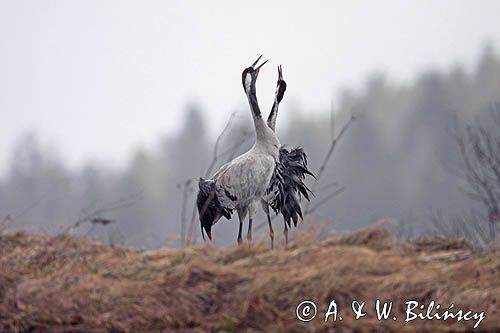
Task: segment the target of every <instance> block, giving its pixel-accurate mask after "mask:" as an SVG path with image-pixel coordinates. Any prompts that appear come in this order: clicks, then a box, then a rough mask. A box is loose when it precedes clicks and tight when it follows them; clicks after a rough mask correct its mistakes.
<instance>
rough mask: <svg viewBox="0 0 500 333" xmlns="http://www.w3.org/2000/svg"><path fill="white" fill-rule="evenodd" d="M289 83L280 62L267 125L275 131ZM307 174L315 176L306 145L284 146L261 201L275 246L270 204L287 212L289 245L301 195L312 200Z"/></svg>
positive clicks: (286, 223)
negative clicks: (284, 77) (306, 178)
mask: <svg viewBox="0 0 500 333" xmlns="http://www.w3.org/2000/svg"><path fill="white" fill-rule="evenodd" d="M286 86H287V85H286V82H285V81H284V80H283V68H282V67H281V65H280V66H278V82H277V83H276V93H275V98H274V103H273V106H272V108H271V112H270V113H269V117H268V118H267V125H268V126H269V128H270V129H271V130H272V131H275V127H276V118H277V117H278V108H279V104H280V102H281V101H282V99H283V96H284V94H285V90H286ZM306 175H310V176H312V177H314V175H313V174H312V173H311V172H310V171H309V170H308V169H307V155H306V153H305V152H304V149H303V148H302V147H295V148H291V147H289V146H288V145H283V146H281V147H280V149H279V158H278V163H276V166H275V170H274V173H273V176H272V178H271V181H270V183H269V186H268V188H267V190H266V193H265V195H264V196H263V198H262V201H261V204H262V209H263V210H264V212H265V213H266V216H267V222H268V224H269V237H270V238H271V248H273V247H274V230H273V226H272V223H271V216H270V214H269V206H271V208H272V209H273V210H274V212H275V213H276V214H280V213H281V215H282V216H283V223H284V225H285V229H284V232H283V234H284V236H285V242H286V245H288V228H290V227H291V221H293V224H294V226H297V221H298V219H299V217H300V218H303V216H302V209H301V207H300V198H301V196H304V197H305V198H306V199H307V200H309V193H312V192H311V191H310V190H309V188H308V187H307V185H306V184H305V183H304V179H305V176H306ZM314 178H316V177H314Z"/></svg>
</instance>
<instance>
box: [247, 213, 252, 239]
mask: <svg viewBox="0 0 500 333" xmlns="http://www.w3.org/2000/svg"><path fill="white" fill-rule="evenodd" d="M247 240H248V241H249V242H251V241H252V218H251V217H250V218H249V219H248V233H247Z"/></svg>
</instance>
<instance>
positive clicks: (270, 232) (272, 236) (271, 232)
mask: <svg viewBox="0 0 500 333" xmlns="http://www.w3.org/2000/svg"><path fill="white" fill-rule="evenodd" d="M267 223H269V237H270V238H271V249H274V230H273V225H272V223H271V216H269V210H268V211H267Z"/></svg>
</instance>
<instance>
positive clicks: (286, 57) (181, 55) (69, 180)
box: [0, 1, 500, 247]
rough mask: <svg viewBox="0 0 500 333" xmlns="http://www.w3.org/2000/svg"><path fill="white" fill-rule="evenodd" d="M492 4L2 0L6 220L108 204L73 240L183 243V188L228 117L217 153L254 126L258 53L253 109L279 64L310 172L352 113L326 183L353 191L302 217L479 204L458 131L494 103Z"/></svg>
mask: <svg viewBox="0 0 500 333" xmlns="http://www.w3.org/2000/svg"><path fill="white" fill-rule="evenodd" d="M499 10H500V5H499V4H498V2H496V1H491V2H488V1H481V2H472V1H470V2H468V1H464V2H460V3H457V2H454V1H440V2H422V1H414V2H399V1H394V2H392V1H383V2H377V4H376V5H375V4H374V3H371V2H362V1H361V2H356V1H355V2H349V3H347V2H328V3H322V2H312V3H310V4H309V5H308V6H307V7H305V8H304V7H300V6H296V5H293V4H289V3H286V2H283V3H275V4H273V5H272V6H271V5H268V4H267V3H264V2H262V3H259V2H252V3H246V4H238V5H237V4H235V3H233V2H220V3H211V4H210V6H209V5H208V4H205V3H203V2H200V3H194V2H192V3H186V2H148V3H147V4H141V5H139V4H138V3H132V2H120V3H118V2H106V3H105V4H103V3H98V2H76V1H67V2H34V1H33V2H29V1H24V2H23V1H19V2H2V3H0V37H1V39H2V43H1V44H0V73H1V75H0V90H1V94H0V114H1V119H0V161H1V162H2V166H1V167H0V174H1V176H0V221H2V219H3V220H4V221H7V222H8V223H7V224H8V228H9V229H13V230H18V229H24V230H29V231H33V232H48V233H59V232H63V231H64V230H66V228H67V227H68V226H70V225H72V224H74V223H75V222H77V221H78V220H79V219H81V218H82V217H84V216H86V214H89V213H92V212H94V211H96V210H98V211H99V210H100V209H102V210H103V211H101V212H100V214H99V215H102V216H103V217H105V218H109V219H113V220H115V221H116V222H115V223H113V224H112V225H110V226H105V227H104V226H99V225H98V226H94V227H92V226H88V225H84V226H82V227H79V228H76V230H74V232H75V233H77V234H79V235H83V236H87V237H95V238H100V239H103V240H105V241H109V242H114V243H116V242H117V243H124V244H130V245H135V246H142V247H157V246H162V245H165V244H169V245H174V246H177V245H179V244H180V241H179V235H180V234H181V221H182V220H183V219H184V220H186V221H187V222H190V221H191V217H192V205H193V202H192V200H193V197H194V193H193V192H192V191H195V190H196V184H195V183H192V184H190V187H189V188H188V190H187V191H186V193H185V194H186V201H185V202H184V204H185V205H184V206H185V207H184V209H183V204H182V203H183V199H182V198H183V189H184V188H183V186H184V185H183V184H185V183H186V180H188V179H196V178H197V177H199V176H203V175H204V174H205V172H206V170H207V167H208V165H209V164H210V162H211V158H212V150H213V147H214V142H215V139H216V137H217V136H218V134H219V133H220V132H221V131H222V129H223V128H224V126H225V125H226V123H227V121H228V119H229V118H230V117H231V114H232V113H233V112H236V118H235V121H234V122H233V123H232V125H231V126H230V128H229V131H228V133H226V135H225V136H224V137H223V140H222V141H221V145H222V149H223V150H224V149H227V148H228V147H232V146H233V145H234V143H235V142H238V141H239V140H240V139H241V138H242V133H243V132H244V131H247V132H249V133H252V132H251V130H252V129H251V127H249V126H251V121H250V118H249V110H248V106H247V105H246V99H245V95H244V92H243V90H242V87H241V76H240V75H241V71H242V70H243V69H244V68H245V67H246V66H248V65H249V64H250V63H251V62H253V61H254V60H255V58H256V57H257V56H258V55H259V54H260V53H264V56H265V57H266V58H270V61H269V63H268V64H266V65H265V66H264V67H263V69H262V71H261V74H260V75H259V81H258V87H257V92H258V97H259V103H260V104H261V108H262V109H263V110H264V112H266V113H267V112H268V110H269V109H270V106H271V104H272V98H273V94H274V87H275V82H276V76H277V72H276V66H277V65H278V64H280V63H281V64H283V68H284V76H285V80H286V81H287V83H288V89H287V91H286V94H285V98H284V101H283V103H282V106H281V108H280V115H279V118H278V130H277V132H278V136H279V137H280V140H281V142H282V143H289V144H292V145H302V146H304V148H305V149H306V152H307V153H308V156H309V157H310V166H311V168H312V170H313V171H315V170H317V169H318V168H319V167H320V163H321V160H322V159H323V157H324V154H325V152H326V150H327V148H328V145H329V143H330V140H331V136H332V133H331V132H332V129H331V127H332V122H331V117H332V110H333V112H334V113H335V114H336V117H335V127H336V130H337V132H338V130H339V129H340V128H341V127H342V125H343V124H344V123H345V121H347V119H348V118H349V116H350V114H355V115H357V116H359V119H358V120H356V121H355V122H354V123H352V125H351V127H350V128H349V129H348V131H347V132H346V134H345V136H344V137H343V138H342V139H341V140H340V142H339V144H338V146H337V148H336V150H335V151H334V154H333V156H332V159H331V161H330V162H329V164H328V165H327V170H326V172H325V174H324V176H323V178H322V179H321V183H320V186H319V187H318V188H322V185H323V186H324V185H327V184H330V183H332V182H336V183H338V186H337V188H340V187H341V186H345V190H344V192H343V193H342V194H341V195H339V196H338V197H336V198H335V199H333V200H332V201H330V202H329V203H328V204H327V205H324V206H322V207H321V209H319V210H318V211H316V212H315V213H314V214H311V216H308V218H307V220H308V223H316V224H321V223H323V222H328V223H329V224H328V225H329V228H334V229H337V230H340V231H347V230H354V229H357V228H360V227H363V226H366V225H368V224H370V223H373V222H376V221H378V220H380V219H392V220H395V221H402V220H411V223H412V225H413V226H415V229H416V230H425V225H426V224H427V223H428V220H429V214H430V213H431V212H432V211H433V210H436V209H439V210H443V211H445V212H449V213H450V214H451V213H460V212H461V211H463V210H467V209H469V208H471V207H473V206H474V205H473V203H472V202H470V200H469V199H467V198H466V196H465V195H464V193H463V192H464V191H463V186H464V183H463V180H462V178H461V177H460V163H461V161H460V158H459V156H458V148H457V145H456V141H455V139H454V137H453V135H454V133H455V131H456V125H457V122H458V123H460V122H461V121H469V120H471V119H473V118H474V117H475V116H477V115H480V114H482V113H483V112H485V111H487V110H488V108H489V107H490V106H491V105H492V104H494V103H496V102H498V101H499V99H500V96H499V92H500V58H499V56H498V53H497V49H496V47H497V45H500V26H499V25H498V22H497V17H496V13H498V12H499ZM252 140H253V137H251V136H249V137H248V138H247V139H246V141H245V142H244V143H243V144H242V145H241V146H239V147H238V149H239V152H242V151H244V150H245V149H246V148H248V147H249V146H250V145H251V144H252ZM227 158H228V155H226V156H224V157H223V158H220V159H218V160H217V161H216V166H217V167H218V166H220V165H221V164H222V163H223V162H225V160H226V159H227ZM190 188H193V190H190ZM330 190H334V188H331V189H330ZM327 194H328V193H327V192H325V191H320V192H319V193H317V195H316V198H315V199H314V200H316V202H318V201H319V200H321V198H324V196H326V195H327ZM183 212H184V213H183ZM183 216H184V217H183ZM3 217H8V219H7V218H3ZM263 219H264V217H263V215H259V221H260V222H262V221H263ZM278 220H279V219H278ZM278 220H277V221H276V222H275V223H276V226H278V225H280V224H281V221H278ZM234 222H235V221H234V220H233V221H232V222H230V223H227V222H225V221H221V222H220V225H217V226H216V227H215V229H214V236H215V238H216V239H217V241H216V243H217V244H227V243H232V242H234V239H235V238H236V230H237V223H234ZM194 227H195V228H194V231H193V232H196V233H198V230H199V229H198V225H197V224H196V225H195V226H194ZM196 236H197V237H198V238H199V235H196Z"/></svg>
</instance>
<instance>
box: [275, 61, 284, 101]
mask: <svg viewBox="0 0 500 333" xmlns="http://www.w3.org/2000/svg"><path fill="white" fill-rule="evenodd" d="M285 90H286V82H285V80H283V67H281V65H279V66H278V83H277V84H276V99H277V100H278V103H279V102H281V100H282V99H283V95H284V94H285Z"/></svg>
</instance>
